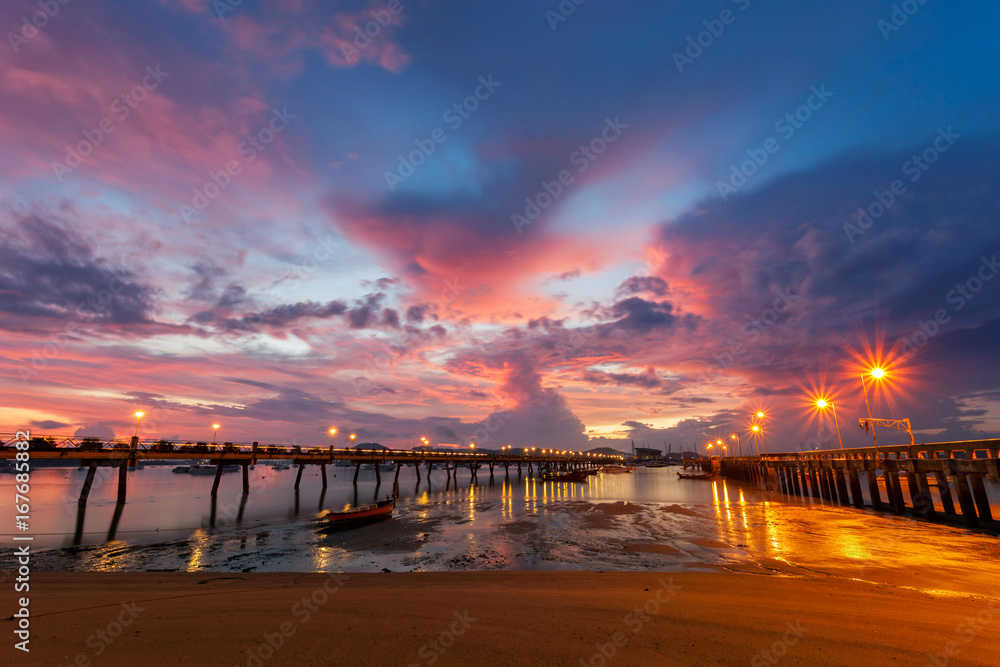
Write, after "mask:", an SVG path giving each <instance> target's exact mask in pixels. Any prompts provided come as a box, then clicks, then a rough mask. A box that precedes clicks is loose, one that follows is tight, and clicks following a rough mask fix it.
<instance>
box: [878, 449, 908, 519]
mask: <svg viewBox="0 0 1000 667" xmlns="http://www.w3.org/2000/svg"><path fill="white" fill-rule="evenodd" d="M896 466H897V464H896V462H895V461H892V462H891V463H890V461H889V459H886V460H884V461H883V462H882V478H883V479H884V480H885V489H886V493H888V494H889V504H890V505H892V511H893V512H895V513H896V514H903V513H904V512H906V503H905V502H903V489H902V487H901V486H900V485H899V471H898V469H897V468H896Z"/></svg>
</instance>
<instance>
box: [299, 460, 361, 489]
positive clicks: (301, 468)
mask: <svg viewBox="0 0 1000 667" xmlns="http://www.w3.org/2000/svg"><path fill="white" fill-rule="evenodd" d="M359 467H360V464H359ZM305 469H306V466H305V464H304V463H300V464H299V472H298V473H297V474H296V475H295V490H296V491H298V490H299V482H301V481H302V471H303V470H305Z"/></svg>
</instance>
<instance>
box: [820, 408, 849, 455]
mask: <svg viewBox="0 0 1000 667" xmlns="http://www.w3.org/2000/svg"><path fill="white" fill-rule="evenodd" d="M816 408H817V409H819V410H825V409H827V408H830V409H831V410H833V423H834V424H836V425H837V442H839V443H840V448H841V449H843V448H844V440H843V439H842V438H841V437H840V421H839V420H838V419H837V406H835V405H834V404H833V403H831V402H830V401H828V400H826V399H825V398H818V399H816Z"/></svg>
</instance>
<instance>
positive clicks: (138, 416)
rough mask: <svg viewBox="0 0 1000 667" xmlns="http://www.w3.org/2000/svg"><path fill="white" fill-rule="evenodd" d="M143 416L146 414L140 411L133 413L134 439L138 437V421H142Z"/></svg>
mask: <svg viewBox="0 0 1000 667" xmlns="http://www.w3.org/2000/svg"><path fill="white" fill-rule="evenodd" d="M144 414H146V413H145V412H142V411H141V410H140V411H138V412H136V413H135V436H134V437H136V438H138V437H139V420H140V419H142V416H143V415H144Z"/></svg>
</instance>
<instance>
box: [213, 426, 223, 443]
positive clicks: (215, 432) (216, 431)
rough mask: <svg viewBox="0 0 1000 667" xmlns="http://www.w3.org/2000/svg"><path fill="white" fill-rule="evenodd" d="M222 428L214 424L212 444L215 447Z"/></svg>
mask: <svg viewBox="0 0 1000 667" xmlns="http://www.w3.org/2000/svg"><path fill="white" fill-rule="evenodd" d="M220 426H222V424H212V444H213V445H214V444H215V437H216V436H217V435H219V427H220Z"/></svg>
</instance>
